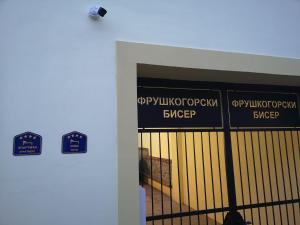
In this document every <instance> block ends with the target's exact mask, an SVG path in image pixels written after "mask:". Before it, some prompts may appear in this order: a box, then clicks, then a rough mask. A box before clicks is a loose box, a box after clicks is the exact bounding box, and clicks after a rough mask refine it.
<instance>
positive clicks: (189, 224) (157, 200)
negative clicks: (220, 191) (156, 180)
mask: <svg viewBox="0 0 300 225" xmlns="http://www.w3.org/2000/svg"><path fill="white" fill-rule="evenodd" d="M144 188H145V190H146V195H147V205H146V211H147V216H152V191H151V186H149V185H145V186H144ZM162 202H163V207H162ZM162 209H163V210H162ZM181 210H182V212H188V211H189V207H188V206H187V205H183V204H182V208H181ZM194 210H195V209H191V211H194ZM172 212H173V213H178V212H180V205H179V204H178V203H177V202H175V201H172ZM162 214H171V199H170V197H168V196H167V195H164V194H163V197H162V195H161V192H160V191H159V190H157V189H155V188H153V215H162ZM212 218H214V215H213V214H210V215H208V216H207V215H200V216H199V217H198V216H191V217H189V216H186V217H182V218H173V219H165V220H155V221H148V222H147V225H221V224H220V223H218V222H216V221H215V220H214V219H212Z"/></svg>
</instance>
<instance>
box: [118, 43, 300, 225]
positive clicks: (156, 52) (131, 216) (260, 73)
mask: <svg viewBox="0 0 300 225" xmlns="http://www.w3.org/2000/svg"><path fill="white" fill-rule="evenodd" d="M116 60H117V71H116V72H117V77H116V79H117V185H118V189H117V191H118V193H117V195H118V198H117V201H118V202H117V205H118V224H119V225H124V224H131V225H138V224H139V221H140V219H139V215H140V212H139V192H138V183H139V182H138V151H137V146H138V145H137V143H138V126H137V105H136V98H137V76H138V74H137V67H138V64H146V65H158V66H167V67H180V68H192V69H199V70H203V69H205V70H221V71H238V72H246V73H247V76H243V73H234V74H235V75H232V76H226V77H225V76H219V77H218V76H217V77H206V76H202V75H199V73H198V74H197V73H189V74H188V75H187V76H184V75H182V74H176V73H174V74H173V75H172V74H167V75H159V77H157V76H156V77H155V78H168V79H183V80H197V81H218V82H231V83H232V82H233V83H251V84H270V85H276V84H281V85H287V86H288V85H292V86H300V59H291V58H281V57H273V56H262V55H252V54H241V53H232V52H221V51H211V50H203V49H192V48H183V47H171V46H160V45H151V44H143V43H132V42H124V41H117V42H116Z"/></svg>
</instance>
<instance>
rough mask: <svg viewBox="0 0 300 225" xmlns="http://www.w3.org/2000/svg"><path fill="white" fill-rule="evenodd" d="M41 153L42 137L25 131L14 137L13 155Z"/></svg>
mask: <svg viewBox="0 0 300 225" xmlns="http://www.w3.org/2000/svg"><path fill="white" fill-rule="evenodd" d="M41 153H42V137H41V136H40V135H38V134H35V133H32V132H25V133H23V134H19V135H17V136H15V137H14V150H13V154H14V155H15V156H22V155H40V154H41Z"/></svg>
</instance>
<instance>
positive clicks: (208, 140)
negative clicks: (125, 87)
mask: <svg viewBox="0 0 300 225" xmlns="http://www.w3.org/2000/svg"><path fill="white" fill-rule="evenodd" d="M146 86H147V87H159V88H162V87H164V88H165V87H168V88H190V89H214V90H219V91H220V100H221V101H220V104H221V105H220V108H221V111H222V114H221V117H222V126H221V127H207V126H206V127H196V128H195V127H193V128H191V127H177V128H174V127H173V128H167V127H163V126H162V127H159V125H158V124H155V127H144V126H139V133H138V139H139V157H140V161H139V171H140V184H141V185H142V186H143V187H144V188H145V190H146V195H147V198H146V199H147V203H146V215H147V217H146V220H147V225H160V224H162V225H177V224H180V225H202V224H203V225H211V224H213V225H219V224H220V225H221V224H223V223H224V220H225V218H226V215H227V214H228V213H229V212H236V211H237V212H239V213H240V215H241V216H242V218H243V220H244V221H245V222H248V223H252V224H254V225H298V224H300V197H299V194H300V191H299V189H300V172H299V170H300V129H299V124H292V123H290V124H289V126H288V127H282V126H281V124H279V123H274V124H275V125H276V126H270V125H269V124H267V126H265V127H263V126H262V127H257V126H254V127H250V126H248V125H247V126H245V127H237V126H232V124H233V122H232V121H233V120H234V119H232V118H230V116H238V117H240V116H239V114H234V115H233V113H232V114H230V112H229V111H230V110H228V108H229V107H230V106H229V104H230V98H229V97H228V96H229V95H228V92H231V91H236V90H238V91H240V90H243V91H258V92H259V91H264V92H269V93H277V92H278V90H280V92H281V93H282V92H284V93H296V95H298V93H300V91H299V89H298V88H291V87H276V86H258V85H255V86H254V85H237V84H221V83H203V82H202V83H200V82H188V81H180V82H178V81H170V80H157V79H139V80H138V87H146ZM174 91H175V90H174ZM238 94H239V93H238ZM246 94H247V93H246ZM248 94H249V93H248ZM234 103H235V104H237V105H236V106H238V104H239V102H238V101H237V102H234ZM240 103H241V104H242V103H243V102H240ZM270 104H271V103H270ZM294 108H295V109H296V110H297V111H298V110H299V109H298V99H297V105H296V107H294ZM143 113H144V112H143ZM280 113H281V112H280ZM187 115H188V116H189V114H187ZM257 115H258V114H257ZM257 115H255V116H257ZM264 115H265V114H264ZM267 115H268V116H269V117H271V115H269V114H267ZM272 115H273V118H272V119H274V121H275V119H276V118H275V115H276V112H274V113H273V114H272ZM141 116H147V117H149V118H148V120H149V121H150V123H151V121H152V119H153V118H151V114H147V115H146V114H145V113H144V114H141V112H140V111H139V120H140V119H141ZM241 116H243V114H241ZM238 117H237V119H238V120H239V121H243V118H238ZM298 117H299V111H298ZM153 121H154V120H153ZM153 123H155V122H153ZM271 125H272V121H271ZM227 217H228V216H227ZM226 220H228V218H226ZM236 224H239V223H236Z"/></svg>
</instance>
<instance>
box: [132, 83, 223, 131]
mask: <svg viewBox="0 0 300 225" xmlns="http://www.w3.org/2000/svg"><path fill="white" fill-rule="evenodd" d="M137 94H138V97H137V106H138V123H139V124H138V127H139V128H197V127H198V128H199V127H222V126H223V121H222V113H221V100H220V92H219V91H216V90H202V89H184V88H166V87H138V89H137Z"/></svg>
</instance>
